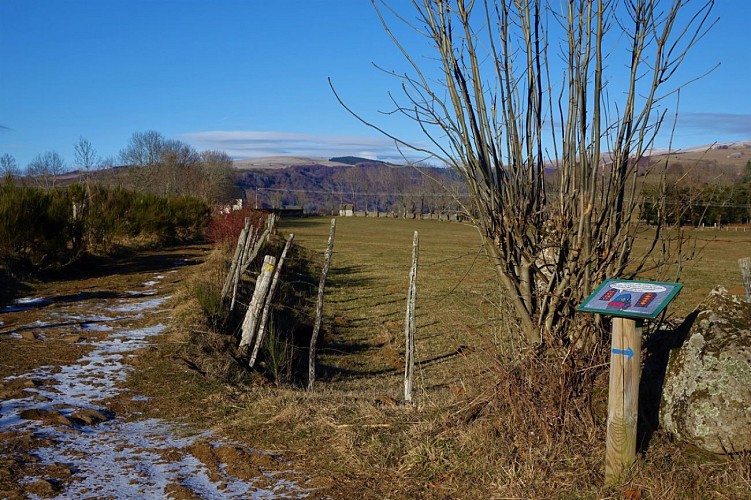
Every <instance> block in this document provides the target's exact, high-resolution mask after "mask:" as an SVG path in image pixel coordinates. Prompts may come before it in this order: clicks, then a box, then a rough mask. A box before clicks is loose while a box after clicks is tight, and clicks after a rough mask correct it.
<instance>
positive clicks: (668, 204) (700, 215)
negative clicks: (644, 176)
mask: <svg viewBox="0 0 751 500" xmlns="http://www.w3.org/2000/svg"><path fill="white" fill-rule="evenodd" d="M643 196H644V209H643V214H644V215H643V218H644V219H645V220H647V221H648V222H649V223H651V224H656V223H657V222H658V221H659V220H660V218H664V219H665V220H666V221H667V222H668V223H670V224H681V225H691V226H694V227H699V226H701V225H717V226H723V225H727V224H749V223H751V160H749V161H748V162H746V165H745V167H744V169H743V173H742V175H741V177H740V179H738V180H737V181H735V182H732V183H729V184H717V183H710V182H675V183H672V184H668V185H666V186H665V187H664V188H663V189H660V188H657V187H652V188H648V189H645V191H644V193H643Z"/></svg>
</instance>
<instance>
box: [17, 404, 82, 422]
mask: <svg viewBox="0 0 751 500" xmlns="http://www.w3.org/2000/svg"><path fill="white" fill-rule="evenodd" d="M19 416H20V417H21V418H22V419H24V420H40V421H42V422H44V423H45V424H52V425H64V426H65V427H73V422H71V421H70V420H69V419H68V418H66V417H64V416H63V415H62V414H60V413H59V412H57V411H54V410H39V409H36V408H32V409H30V410H24V411H22V412H21V413H20V415H19Z"/></svg>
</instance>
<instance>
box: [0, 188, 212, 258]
mask: <svg viewBox="0 0 751 500" xmlns="http://www.w3.org/2000/svg"><path fill="white" fill-rule="evenodd" d="M209 215H210V211H209V207H208V206H207V205H206V204H205V203H204V202H203V201H201V200H198V199H197V198H192V197H187V196H167V197H165V196H157V195H154V194H148V193H138V192H135V191H129V190H126V189H122V188H104V187H101V186H83V185H81V184H72V185H69V186H65V187H60V188H55V189H50V190H45V189H42V188H38V187H31V186H22V185H16V184H14V183H13V182H12V181H11V180H10V179H6V180H5V181H4V182H3V183H0V262H4V263H5V264H6V265H7V266H8V267H9V268H11V269H13V268H16V267H24V268H28V267H33V268H41V269H44V268H51V267H59V266H62V265H65V264H68V263H70V262H73V261H75V260H76V259H77V258H78V257H80V255H81V254H82V253H84V252H90V253H110V252H112V251H114V250H116V249H117V248H119V247H121V246H127V245H129V244H132V242H134V241H138V240H140V241H148V242H149V243H151V244H156V245H163V244H171V243H178V242H182V241H190V240H193V239H196V238H198V237H199V236H201V232H202V230H203V228H204V226H205V225H206V223H207V222H208V220H209Z"/></svg>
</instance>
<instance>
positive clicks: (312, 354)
mask: <svg viewBox="0 0 751 500" xmlns="http://www.w3.org/2000/svg"><path fill="white" fill-rule="evenodd" d="M335 232H336V219H331V230H330V231H329V242H328V245H326V254H325V255H324V258H323V270H322V271H321V281H320V283H318V300H317V301H316V321H315V324H314V325H313V334H312V335H311V337H310V350H309V355H308V390H312V389H313V385H314V384H315V379H316V343H317V341H318V332H319V331H320V330H321V320H322V318H323V289H324V287H325V286H326V276H327V275H328V274H329V266H330V265H331V253H332V251H333V250H334V233H335Z"/></svg>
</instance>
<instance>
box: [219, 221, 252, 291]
mask: <svg viewBox="0 0 751 500" xmlns="http://www.w3.org/2000/svg"><path fill="white" fill-rule="evenodd" d="M249 228H250V218H249V217H245V227H243V229H242V231H240V236H238V238H237V246H236V247H235V254H234V255H233V256H232V264H230V268H229V273H227V278H226V279H225V280H224V286H222V301H224V300H227V297H228V296H229V291H230V289H231V288H232V283H233V281H234V279H235V274H236V272H237V266H239V265H240V257H241V256H242V254H243V249H244V248H245V245H246V243H247V240H248V231H249V230H250V229H249Z"/></svg>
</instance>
